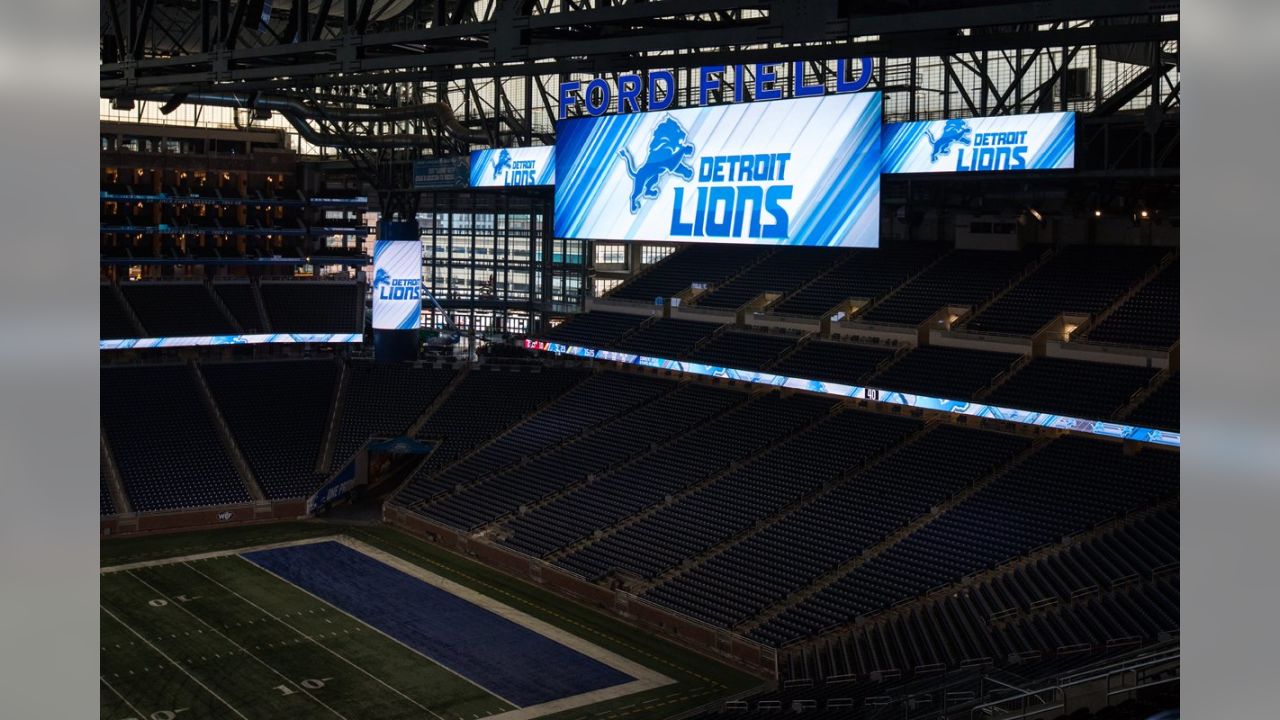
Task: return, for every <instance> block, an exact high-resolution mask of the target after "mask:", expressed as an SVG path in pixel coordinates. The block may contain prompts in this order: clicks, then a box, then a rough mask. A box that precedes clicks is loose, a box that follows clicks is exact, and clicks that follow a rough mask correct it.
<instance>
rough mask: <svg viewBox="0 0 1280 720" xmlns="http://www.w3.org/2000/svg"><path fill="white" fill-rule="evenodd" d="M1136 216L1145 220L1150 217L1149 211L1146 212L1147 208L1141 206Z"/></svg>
mask: <svg viewBox="0 0 1280 720" xmlns="http://www.w3.org/2000/svg"><path fill="white" fill-rule="evenodd" d="M1138 217H1140V218H1142V219H1143V220H1146V219H1147V218H1149V217H1151V213H1149V212H1147V210H1146V209H1145V208H1143V209H1142V210H1139V211H1138Z"/></svg>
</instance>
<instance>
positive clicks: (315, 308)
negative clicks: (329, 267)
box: [260, 281, 364, 333]
mask: <svg viewBox="0 0 1280 720" xmlns="http://www.w3.org/2000/svg"><path fill="white" fill-rule="evenodd" d="M363 290H364V285H362V284H359V283H353V282H337V281H317V282H293V281H288V282H264V283H262V285H261V287H260V291H261V292H262V302H263V304H264V305H266V308H267V317H268V318H269V319H270V321H271V330H272V331H273V332H278V333H343V332H346V333H358V332H362V331H363V330H364V328H363V326H362V324H361V317H362V314H363V308H364V297H363V295H362V291H363Z"/></svg>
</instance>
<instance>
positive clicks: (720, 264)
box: [608, 245, 771, 303]
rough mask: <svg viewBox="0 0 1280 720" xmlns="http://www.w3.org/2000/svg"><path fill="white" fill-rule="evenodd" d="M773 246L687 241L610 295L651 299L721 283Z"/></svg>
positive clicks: (627, 298)
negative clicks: (697, 286)
mask: <svg viewBox="0 0 1280 720" xmlns="http://www.w3.org/2000/svg"><path fill="white" fill-rule="evenodd" d="M770 250H771V248H769V247H762V246H756V245H688V246H686V247H685V248H684V249H682V250H680V251H678V252H675V253H672V254H671V255H670V256H668V257H667V258H666V259H664V260H663V261H662V262H660V263H658V264H657V265H654V266H653V267H652V268H651V269H649V271H648V272H645V273H643V274H641V275H640V276H638V277H636V278H635V279H634V280H631V281H629V282H626V283H623V284H622V285H621V286H619V287H618V288H617V289H615V290H614V291H613V292H611V293H609V295H608V297H609V298H610V299H614V300H635V301H640V302H646V303H651V302H653V300H654V298H658V297H663V298H669V297H672V296H674V295H675V294H676V293H678V292H680V291H682V290H687V289H688V288H689V287H691V286H692V285H693V284H694V283H706V284H707V285H709V286H715V285H719V284H720V283H722V282H724V281H725V280H727V279H728V278H731V277H733V276H734V275H736V274H737V273H738V272H739V271H741V270H742V269H743V268H744V267H747V266H748V265H751V264H752V263H755V262H756V261H758V260H760V259H761V258H763V257H764V256H765V255H767V254H769V252H770Z"/></svg>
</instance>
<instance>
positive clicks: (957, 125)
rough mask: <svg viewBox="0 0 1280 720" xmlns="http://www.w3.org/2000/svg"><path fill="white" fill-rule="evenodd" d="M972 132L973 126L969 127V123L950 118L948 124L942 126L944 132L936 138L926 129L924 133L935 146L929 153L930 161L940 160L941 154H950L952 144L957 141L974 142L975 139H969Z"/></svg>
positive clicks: (963, 143) (964, 143)
mask: <svg viewBox="0 0 1280 720" xmlns="http://www.w3.org/2000/svg"><path fill="white" fill-rule="evenodd" d="M972 133H973V128H971V127H969V123H967V122H965V121H964V120H959V119H952V120H948V121H947V124H946V125H943V126H942V134H941V135H939V136H938V137H936V138H935V137H934V136H933V133H931V132H929V131H928V130H925V131H924V134H925V136H926V137H928V138H929V144H930V145H932V146H933V152H931V153H929V162H931V163H932V162H938V156H939V155H950V154H951V146H952V145H954V144H956V143H960V144H961V145H969V144H972V142H973V141H972V140H970V139H969V135H971V134H972Z"/></svg>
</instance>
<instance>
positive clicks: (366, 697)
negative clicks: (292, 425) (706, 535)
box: [101, 522, 761, 720]
mask: <svg viewBox="0 0 1280 720" xmlns="http://www.w3.org/2000/svg"><path fill="white" fill-rule="evenodd" d="M339 538H341V541H342V545H341V547H346V548H350V549H348V550H345V551H344V552H347V553H348V554H351V555H353V556H354V555H356V554H357V553H356V552H354V551H358V553H359V557H361V558H365V557H366V556H367V557H368V558H372V559H373V560H372V561H371V564H373V565H376V566H377V568H378V569H379V570H380V571H385V572H388V573H393V574H395V575H396V576H397V577H402V578H404V579H405V580H408V581H409V582H410V583H412V584H413V585H415V586H420V587H421V591H422V592H436V593H438V594H440V595H441V596H443V597H445V598H446V599H453V600H456V598H462V599H464V600H465V601H466V602H465V603H462V606H463V607H464V608H465V609H469V610H474V611H477V612H480V613H481V614H483V615H485V616H486V617H488V616H489V613H493V615H494V616H496V617H494V619H495V621H496V623H497V624H499V625H504V626H505V624H507V623H508V622H510V623H514V624H512V625H511V628H510V629H509V632H516V633H526V634H531V633H529V630H530V629H531V630H533V631H534V632H536V633H537V635H536V637H538V638H551V639H552V640H554V642H553V643H552V646H555V647H560V651H561V652H568V653H570V655H572V656H574V657H577V658H578V660H579V661H581V662H583V663H590V664H592V665H594V666H598V667H599V668H600V670H601V671H602V672H603V673H604V674H606V675H609V679H607V680H600V681H599V683H598V684H597V685H595V686H582V687H576V686H575V687H569V688H568V689H563V690H561V691H559V694H556V692H557V691H554V690H551V689H548V688H547V687H541V686H539V687H528V686H526V687H524V688H523V689H521V688H518V687H516V688H512V687H510V686H509V685H503V682H507V681H509V680H510V678H513V677H514V678H517V679H516V680H515V682H516V683H517V685H518V684H519V681H518V677H519V675H520V673H509V670H510V669H511V666H510V665H505V666H504V665H503V664H502V663H501V662H498V661H496V660H495V661H493V662H490V663H489V664H487V665H486V664H485V662H484V661H483V658H482V660H481V662H480V663H479V666H478V667H477V665H476V663H475V659H474V658H472V662H471V667H470V668H468V667H463V666H460V665H459V664H458V659H457V657H456V656H454V655H450V654H449V653H448V650H449V647H450V646H451V643H450V642H448V641H447V640H444V641H442V640H440V639H438V638H437V639H435V640H432V641H430V642H428V643H427V644H425V645H421V644H417V645H415V644H414V643H413V642H408V643H406V642H404V641H403V640H404V638H403V637H402V636H401V634H400V631H399V626H398V625H396V624H395V623H394V622H390V623H389V624H386V625H385V626H382V625H379V627H373V626H371V624H370V622H369V618H367V617H364V616H360V617H357V616H355V615H352V614H350V613H348V612H346V611H345V610H343V609H340V608H338V607H335V606H334V605H333V604H331V603H330V602H326V599H322V598H321V597H318V596H317V595H315V594H312V593H311V592H309V591H308V590H306V589H303V588H302V587H299V586H297V585H295V584H293V583H292V582H287V581H286V579H284V578H281V577H279V576H277V575H276V574H274V573H273V572H271V571H269V570H268V569H266V568H265V567H263V566H260V563H261V562H262V561H263V558H266V559H271V558H273V557H277V556H279V555H280V554H281V553H284V552H292V553H294V554H297V552H298V551H301V550H302V549H303V548H302V547H301V546H302V545H303V544H305V545H307V547H308V548H309V549H307V550H306V552H308V553H313V554H314V552H320V551H323V552H329V550H327V549H337V548H339V543H337V542H328V541H331V540H336V539H339ZM293 546H297V548H296V550H283V549H281V548H290V547H293ZM267 547H274V548H276V549H274V550H263V548H267ZM252 548H258V549H259V550H260V552H259V553H246V555H241V554H240V553H239V551H240V550H242V549H252ZM249 558H253V560H250V559H249ZM179 559H180V560H179ZM101 565H102V566H103V567H104V568H106V569H107V570H106V571H104V573H103V575H102V583H101V602H102V619H101V621H102V692H101V697H102V703H101V714H102V717H103V718H111V719H114V720H126V719H128V718H137V719H138V720H142V719H143V718H149V719H151V720H177V719H178V718H203V717H210V718H221V717H228V718H244V719H245V720H257V719H258V718H275V717H290V718H312V717H315V718H343V719H345V720H356V719H357V718H361V719H363V718H373V719H378V718H417V717H421V718H428V719H429V720H479V719H480V718H491V719H492V720H524V719H528V718H535V717H536V718H556V719H557V720H569V719H570V718H573V719H580V720H589V719H592V720H594V719H599V720H614V719H615V718H628V719H630V718H650V717H652V718H662V717H670V716H673V715H676V714H679V713H681V712H683V711H686V710H689V709H692V708H695V707H699V706H702V705H705V704H707V703H708V702H714V701H715V700H716V699H717V698H721V697H727V696H730V695H734V694H737V693H740V692H741V691H743V690H746V689H748V688H752V687H756V686H759V685H760V684H761V681H760V680H759V679H757V678H753V677H751V676H749V675H746V674H744V673H741V672H738V671H735V670H733V669H731V668H728V667H726V666H723V665H720V664H718V663H715V662H714V661H711V660H709V659H708V658H706V657H703V656H701V655H698V654H696V653H693V652H690V651H688V650H684V649H682V648H679V647H677V646H674V645H671V644H669V643H667V642H665V641H662V640H660V639H657V638H655V637H653V636H651V635H649V634H648V633H646V632H644V631H642V630H638V629H636V628H632V627H630V626H627V625H625V624H624V623H621V622H619V621H618V620H616V619H613V618H610V617H608V616H606V615H603V614H601V613H598V612H596V611H594V610H592V609H590V608H586V607H583V606H581V605H577V604H576V603H573V602H570V601H567V600H565V599H563V598H559V597H557V596H555V595H552V594H551V593H549V592H546V591H544V590H542V589H541V588H538V587H535V586H533V585H530V584H528V583H525V582H522V581H520V580H516V579H514V578H511V577H508V576H505V575H503V574H501V573H498V572H497V571H494V570H492V569H490V568H488V567H485V566H483V565H480V564H478V563H475V562H472V561H470V560H468V559H466V558H462V557H459V556H457V555H454V554H452V553H449V552H447V551H444V550H442V549H440V548H438V547H436V546H433V545H431V544H430V543H427V542H424V541H421V540H418V539H416V538H413V537H410V536H408V535H405V534H403V533H401V532H399V531H398V530H395V529H392V528H389V527H384V526H365V525H338V524H330V523H313V522H305V523H303V522H300V523H285V524H277V525H264V526H252V527H242V528H228V529H220V530H212V531H202V532H194V533H183V534H174V535H165V536H152V537H138V538H122V539H110V540H104V541H103V543H102V548H101ZM307 571H308V572H310V569H309V568H308V570H307ZM300 577H301V576H300ZM334 577H341V576H334ZM295 579H296V578H295ZM332 579H333V577H330V578H329V580H328V581H327V582H330V583H331V582H332ZM428 586H429V587H428ZM327 587H328V586H327V585H325V586H315V587H313V588H312V589H313V590H319V591H320V592H321V594H326V590H325V589H324V588H327ZM430 588H437V590H430ZM440 590H443V591H444V593H439V591H440ZM327 599H328V600H333V599H334V598H332V597H327ZM340 602H341V601H340ZM386 605H390V607H389V610H391V611H394V610H396V607H397V604H394V603H383V606H386ZM398 605H404V606H405V607H408V608H410V609H411V608H412V607H418V606H419V603H417V602H415V603H413V604H412V605H410V604H407V603H399V604H398ZM383 606H379V605H377V604H376V603H375V604H373V605H366V607H374V608H381V607H383ZM479 608H483V610H479ZM421 612H428V611H425V610H423V611H421ZM357 614H359V613H357ZM377 614H382V613H377ZM392 614H394V612H393V613H392ZM427 617H428V616H421V617H419V619H418V620H417V621H416V624H411V625H413V628H416V629H413V628H411V630H412V631H414V632H416V631H417V630H422V629H426V630H427V632H428V634H430V632H444V633H446V634H447V633H448V631H449V628H448V623H431V622H430V621H429V620H427ZM498 618H502V619H498ZM375 624H376V622H375ZM433 626H434V627H435V629H434V630H431V628H432V627H433ZM384 630H390V634H388V632H384ZM393 635H395V637H393ZM431 642H437V643H439V642H443V643H444V646H443V648H442V649H441V651H442V652H445V655H439V654H438V653H436V652H434V650H433V646H432V645H431ZM490 642H500V640H498V639H491V640H490ZM543 642H545V641H543ZM452 645H455V646H466V645H467V643H466V642H457V641H455V642H453V643H452ZM517 646H520V643H517ZM513 647H516V646H513ZM464 654H465V653H464ZM470 654H471V655H474V654H475V648H474V647H472V648H471V650H470ZM480 654H481V655H484V653H480ZM489 654H490V655H493V653H489ZM518 655H519V653H518V652H510V651H504V653H503V654H500V658H505V657H508V656H510V657H516V656H518ZM569 659H570V660H571V659H572V658H569ZM562 660H563V659H562ZM525 662H526V663H528V662H529V661H525ZM529 664H532V663H529ZM557 664H559V663H557ZM606 666H607V667H606ZM611 668H616V669H611ZM459 669H460V670H461V672H459ZM521 670H525V669H524V668H521ZM566 672H569V674H570V675H571V676H573V675H581V676H583V677H585V676H586V675H588V674H589V673H585V672H577V671H568V670H567V671H566ZM525 674H526V675H527V671H525ZM550 674H552V673H550V671H548V673H546V677H547V682H546V683H543V685H547V686H550V685H554V683H553V682H551V679H550ZM536 675H537V673H535V676H536ZM503 678H508V680H503ZM562 682H568V683H569V684H570V685H571V686H573V684H574V683H581V682H586V680H574V679H570V680H563V678H562ZM495 688H496V689H497V692H495ZM530 693H532V695H531V694H530ZM547 693H551V694H547ZM503 695H511V696H513V697H515V699H516V700H517V702H512V701H511V700H506V699H504V698H503ZM541 695H545V697H543V696H541Z"/></svg>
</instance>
